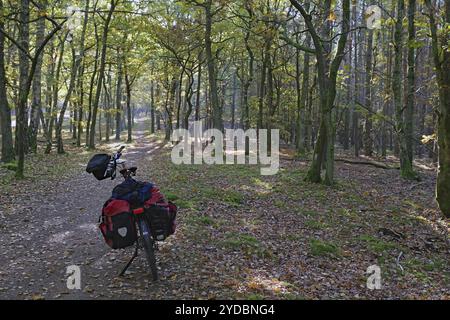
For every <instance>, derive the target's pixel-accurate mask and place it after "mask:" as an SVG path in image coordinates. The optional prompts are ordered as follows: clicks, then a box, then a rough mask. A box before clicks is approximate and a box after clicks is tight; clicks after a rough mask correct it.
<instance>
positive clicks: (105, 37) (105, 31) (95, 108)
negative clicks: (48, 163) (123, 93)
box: [88, 0, 120, 149]
mask: <svg viewBox="0 0 450 320" xmlns="http://www.w3.org/2000/svg"><path fill="white" fill-rule="evenodd" d="M119 1H120V0H111V2H110V8H109V11H108V15H107V17H106V20H105V25H104V26H103V35H102V51H101V57H100V67H99V71H98V81H97V90H96V92H95V99H94V103H93V105H92V119H91V130H90V132H89V145H88V146H89V148H90V149H95V125H96V122H97V111H98V106H99V102H100V94H101V91H102V86H103V80H104V73H105V65H106V49H107V45H108V43H107V41H108V33H109V25H110V22H111V18H112V15H113V13H114V10H115V8H116V6H117V4H118V2H119Z"/></svg>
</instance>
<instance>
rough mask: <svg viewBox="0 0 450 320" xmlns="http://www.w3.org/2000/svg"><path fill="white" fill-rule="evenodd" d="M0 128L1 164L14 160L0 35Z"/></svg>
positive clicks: (0, 0) (1, 8)
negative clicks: (0, 137)
mask: <svg viewBox="0 0 450 320" xmlns="http://www.w3.org/2000/svg"><path fill="white" fill-rule="evenodd" d="M2 10H3V1H2V0H0V11H2ZM4 27H5V26H4V23H3V20H1V19H0V28H1V29H4ZM0 128H1V134H2V140H1V142H2V154H1V160H2V161H3V162H11V161H13V160H14V158H15V155H14V147H13V135H12V128H11V110H10V109H9V104H8V96H7V94H6V73H5V36H4V35H3V33H0Z"/></svg>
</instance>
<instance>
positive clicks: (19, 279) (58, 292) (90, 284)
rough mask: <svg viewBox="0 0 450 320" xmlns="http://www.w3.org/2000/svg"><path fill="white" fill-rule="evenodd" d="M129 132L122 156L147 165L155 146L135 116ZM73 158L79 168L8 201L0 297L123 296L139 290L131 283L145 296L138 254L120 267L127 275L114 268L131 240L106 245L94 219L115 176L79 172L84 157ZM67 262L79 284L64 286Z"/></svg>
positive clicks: (0, 236) (0, 248) (0, 244)
mask: <svg viewBox="0 0 450 320" xmlns="http://www.w3.org/2000/svg"><path fill="white" fill-rule="evenodd" d="M134 135H135V137H134V138H135V139H134V143H133V144H131V145H128V146H127V148H126V150H125V152H124V158H125V159H127V160H129V161H132V162H133V163H135V164H136V165H137V166H138V168H141V167H144V166H146V165H149V162H151V157H152V153H153V152H156V151H157V150H158V148H159V146H158V143H157V142H155V141H150V139H149V138H147V137H145V132H144V121H142V120H139V121H138V125H137V130H135V131H134ZM117 146H119V144H117ZM79 166H80V170H79V174H77V175H75V176H73V177H72V178H70V179H65V180H63V181H58V182H57V183H54V184H52V185H48V188H46V190H42V194H40V195H38V194H29V195H28V196H27V197H26V199H24V198H20V199H15V200H14V203H11V204H10V205H9V209H10V212H11V213H13V214H10V215H8V216H7V217H5V218H4V219H1V220H2V225H1V229H2V232H1V233H0V297H1V298H6V299H15V298H20V299H41V298H45V299H58V298H62V299H89V298H125V299H126V298H128V297H129V298H132V297H133V298H136V297H139V295H138V294H137V293H138V291H139V290H142V297H145V298H148V297H149V296H148V292H147V290H144V289H145V288H146V287H147V285H148V283H149V281H148V279H149V276H148V274H147V265H146V261H145V260H144V259H143V256H142V255H143V254H140V256H139V257H138V258H137V259H136V260H135V262H134V263H133V265H132V266H131V267H130V268H129V270H130V272H129V273H127V274H129V275H127V276H126V277H128V278H130V277H132V278H133V281H128V282H122V281H121V279H120V278H118V277H117V274H118V273H119V271H120V269H121V267H123V265H124V264H125V262H126V261H127V259H128V258H129V257H130V256H131V254H132V251H133V249H134V248H129V249H126V250H118V251H112V250H110V249H109V247H108V246H106V244H105V243H104V241H103V239H102V237H101V234H100V232H99V230H98V227H97V223H98V217H99V215H100V212H101V208H102V205H103V203H104V202H105V201H106V200H107V199H108V198H109V197H110V195H111V190H112V189H113V188H114V186H115V185H117V184H118V183H120V182H121V179H120V178H118V179H116V180H115V181H111V180H104V181H97V180H96V179H95V178H94V177H93V176H91V175H89V174H87V173H86V172H84V167H85V163H80V164H79ZM138 178H140V179H142V180H145V179H148V178H150V177H142V176H141V177H139V170H138ZM5 211H7V210H5ZM0 213H1V211H0ZM71 265H76V266H78V267H80V270H81V290H69V289H68V288H67V277H68V275H66V270H67V267H68V266H71ZM116 289H117V290H116ZM131 289H132V291H131Z"/></svg>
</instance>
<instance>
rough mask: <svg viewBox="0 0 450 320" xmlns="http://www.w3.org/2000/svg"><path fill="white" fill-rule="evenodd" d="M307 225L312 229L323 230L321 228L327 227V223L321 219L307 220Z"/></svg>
mask: <svg viewBox="0 0 450 320" xmlns="http://www.w3.org/2000/svg"><path fill="white" fill-rule="evenodd" d="M305 226H307V227H308V228H310V229H314V230H321V229H326V227H327V224H326V223H323V222H321V221H316V220H308V221H306V222H305Z"/></svg>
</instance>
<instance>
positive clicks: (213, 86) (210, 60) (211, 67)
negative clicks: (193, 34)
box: [204, 0, 223, 131]
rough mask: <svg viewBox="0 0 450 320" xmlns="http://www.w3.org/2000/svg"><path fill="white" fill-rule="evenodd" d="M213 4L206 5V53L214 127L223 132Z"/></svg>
mask: <svg viewBox="0 0 450 320" xmlns="http://www.w3.org/2000/svg"><path fill="white" fill-rule="evenodd" d="M212 3H213V1H212V0H206V2H205V4H204V8H205V52H206V61H207V64H208V78H209V94H210V101H211V111H212V120H213V126H214V128H215V129H219V130H221V131H223V120H222V107H221V106H220V102H219V95H218V90H217V75H216V63H215V59H214V55H213V52H212V40H211V33H212V25H213V21H212V20H213V13H212Z"/></svg>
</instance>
